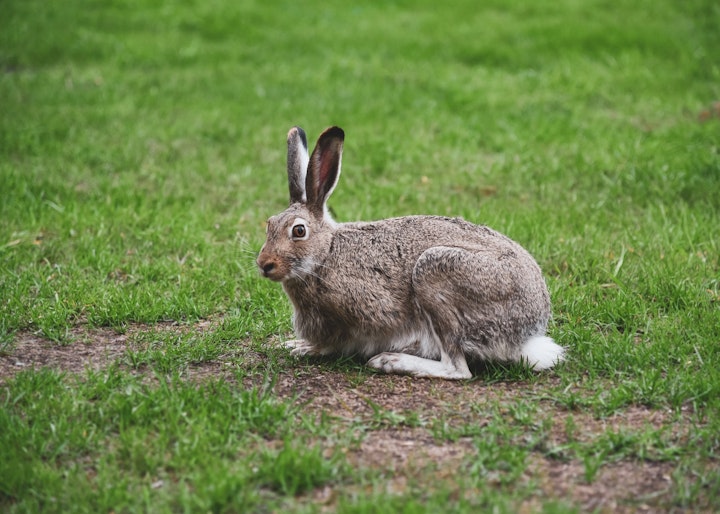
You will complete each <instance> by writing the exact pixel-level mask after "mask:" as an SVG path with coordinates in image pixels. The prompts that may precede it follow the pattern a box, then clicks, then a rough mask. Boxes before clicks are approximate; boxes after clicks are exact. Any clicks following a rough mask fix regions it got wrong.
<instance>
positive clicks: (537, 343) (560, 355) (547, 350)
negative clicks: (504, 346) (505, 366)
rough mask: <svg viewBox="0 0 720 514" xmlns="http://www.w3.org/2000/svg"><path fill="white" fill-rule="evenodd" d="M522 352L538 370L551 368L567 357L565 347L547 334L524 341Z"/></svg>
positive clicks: (524, 357) (529, 363)
mask: <svg viewBox="0 0 720 514" xmlns="http://www.w3.org/2000/svg"><path fill="white" fill-rule="evenodd" d="M521 353H522V356H523V359H525V360H526V361H527V363H528V366H530V367H531V368H533V369H534V370H536V371H541V370H544V369H550V368H552V367H553V366H554V365H555V364H557V363H558V362H562V361H563V360H564V359H565V349H564V348H563V347H562V346H560V345H559V344H557V343H556V342H555V341H553V340H552V338H550V337H547V336H534V337H531V338H530V339H528V340H527V341H525V342H524V343H523V345H522V350H521Z"/></svg>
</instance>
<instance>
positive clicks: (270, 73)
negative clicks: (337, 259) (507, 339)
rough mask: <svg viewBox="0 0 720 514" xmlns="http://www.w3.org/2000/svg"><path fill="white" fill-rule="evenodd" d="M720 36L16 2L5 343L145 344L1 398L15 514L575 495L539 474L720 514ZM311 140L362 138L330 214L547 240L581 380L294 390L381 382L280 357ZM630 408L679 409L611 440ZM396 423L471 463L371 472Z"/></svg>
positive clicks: (273, 6) (429, 10)
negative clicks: (451, 392)
mask: <svg viewBox="0 0 720 514" xmlns="http://www.w3.org/2000/svg"><path fill="white" fill-rule="evenodd" d="M718 26H720V8H718V6H717V5H715V3H714V2H710V1H705V0H692V1H687V2H670V1H659V2H658V1H655V2H649V1H641V2H626V1H623V2H614V3H608V2H601V1H591V2H580V1H577V0H563V1H560V2H555V3H553V4H552V5H550V4H547V5H542V4H539V3H537V2H532V1H529V0H528V1H520V2H513V3H511V4H508V3H507V2H500V1H483V2H471V1H458V2H453V3H449V4H447V5H442V6H440V5H438V4H437V2H406V1H396V2H390V3H382V4H378V5H357V6H345V5H343V4H340V3H329V4H328V3H327V2H326V3H312V4H307V3H306V4H301V3H297V2H295V3H293V2H270V3H268V2H255V1H245V0H242V1H237V2H225V1H219V0H217V1H213V2H177V3H171V4H162V3H153V2H147V1H144V0H134V1H118V2H100V1H94V2H87V1H86V2H79V1H76V0H69V1H66V2H39V1H36V0H23V1H20V0H8V1H6V2H4V4H3V14H2V16H0V195H1V196H0V199H1V200H0V358H3V359H5V358H7V359H10V357H8V356H10V355H14V353H13V352H14V351H15V348H16V346H17V345H18V344H19V343H18V342H19V341H20V340H21V339H23V338H24V337H26V336H27V335H28V334H34V335H37V336H38V337H41V338H43V339H44V340H47V342H48V345H50V347H54V346H55V345H61V346H62V345H64V346H66V347H68V348H75V347H80V345H84V344H92V341H85V340H81V339H82V338H78V335H77V334H78V331H81V332H82V331H86V330H89V329H93V328H103V327H108V328H110V329H112V330H113V331H114V332H115V333H117V334H118V335H122V334H127V338H128V347H127V350H126V352H125V353H124V355H123V357H122V359H120V361H118V362H117V363H116V364H114V365H111V366H110V367H108V368H103V369H100V370H87V371H85V372H83V373H80V374H77V373H62V372H56V371H50V370H28V371H24V372H22V373H19V374H17V375H15V376H14V377H13V378H8V379H7V380H5V381H4V382H3V383H2V385H0V403H2V409H1V410H0V452H1V453H0V510H2V511H8V512H38V511H43V512H67V511H69V509H72V510H74V511H82V512H100V511H115V512H131V511H142V510H153V511H157V512H163V511H167V512H171V511H172V512H176V511H190V512H208V511H211V512H247V511H258V512H271V511H296V512H318V511H321V510H322V509H323V508H330V509H332V510H335V511H337V512H389V511H397V512H408V513H409V512H437V511H438V509H441V510H447V509H448V508H451V509H452V510H455V511H461V512H477V511H478V509H481V510H482V509H487V510H490V509H495V510H496V511H498V512H516V511H517V510H518V508H519V506H525V507H526V508H527V507H529V508H532V509H535V510H545V511H547V512H576V511H584V510H587V509H588V507H587V505H589V503H583V501H582V499H578V498H577V497H573V496H572V494H570V493H569V492H567V491H565V489H562V488H561V489H560V493H559V494H558V495H556V496H552V495H550V494H547V493H546V492H543V491H546V489H543V487H541V486H542V481H543V477H542V476H541V475H542V473H540V472H539V471H537V467H536V462H537V460H538V459H540V460H542V461H543V462H545V463H546V465H547V466H551V465H552V464H553V463H566V464H568V465H576V466H577V467H578V469H581V471H580V474H581V475H582V476H581V478H580V479H581V480H582V481H584V482H586V483H588V484H591V485H597V486H599V485H600V484H599V482H601V480H599V477H601V476H602V473H603V472H607V470H612V469H614V466H619V465H620V464H623V465H631V464H632V465H640V464H642V463H646V464H648V465H651V464H652V465H657V466H661V467H662V469H663V470H664V472H666V473H668V474H669V476H670V477H671V480H670V482H669V483H668V490H667V491H666V492H664V493H663V494H659V495H657V496H654V497H648V498H643V499H638V502H641V503H642V502H645V503H648V504H650V505H651V506H652V507H653V508H655V509H656V510H672V509H680V508H687V509H701V510H702V509H705V510H707V511H713V510H718V509H720V504H719V503H718V499H717V498H720V473H719V472H718V467H719V466H720V463H719V462H718V456H717V455H718V451H720V441H719V440H718V435H717V434H718V433H720V263H719V260H718V259H719V256H720V228H719V227H720V200H719V199H720V115H718V114H717V113H716V114H714V115H712V114H711V115H710V116H709V117H707V116H701V113H702V112H703V111H707V112H710V113H713V112H715V111H713V104H714V103H715V102H717V101H718V100H720V65H719V60H718V57H720V54H719V53H718V48H720V33H719V32H718V31H717V27H718ZM701 118H702V119H701ZM705 118H707V119H705ZM703 120H704V121H703ZM296 124H299V125H302V126H303V127H304V128H305V129H306V130H307V132H308V134H309V136H310V138H311V139H314V138H315V137H316V136H317V134H318V133H319V132H320V131H321V130H322V129H323V128H325V127H326V126H329V125H332V124H338V125H340V126H342V127H343V128H344V129H345V131H346V134H347V140H346V145H345V155H344V157H345V159H344V163H343V164H344V167H343V170H344V174H343V176H342V177H341V181H340V184H339V186H338V189H337V190H336V191H335V193H334V195H333V198H332V200H331V203H332V205H331V207H332V209H333V212H334V213H335V214H336V217H337V218H338V219H339V220H341V221H349V220H355V219H376V218H382V217H390V216H396V215H404V214H413V213H436V214H447V215H459V216H463V217H465V218H467V219H469V220H471V221H474V222H477V223H485V224H488V225H490V226H492V227H494V228H496V229H498V230H500V231H501V232H504V233H506V234H508V235H509V236H511V237H512V238H513V239H515V240H517V241H519V242H520V243H522V244H523V245H524V246H525V247H527V248H528V249H529V250H530V251H531V253H533V255H535V256H536V258H537V260H538V261H539V263H540V264H541V266H542V267H543V269H544V270H545V272H546V276H547V281H548V285H549V287H550V290H551V294H552V298H553V305H554V321H553V325H552V326H551V334H552V336H553V337H555V338H556V339H557V340H558V341H559V342H560V343H561V344H563V345H565V346H567V347H568V350H569V356H570V358H569V361H568V362H567V364H565V365H563V366H562V367H560V368H559V369H558V370H557V372H555V373H552V374H548V375H540V376H535V375H532V374H529V373H527V372H526V371H525V370H523V369H520V368H516V367H504V366H497V365H490V366H488V367H486V368H482V369H481V370H480V371H479V374H478V377H477V378H476V379H475V380H474V381H473V382H470V383H469V384H467V385H464V386H458V387H459V388H460V389H459V391H460V393H459V394H460V396H463V395H465V394H468V395H472V391H473V390H474V389H473V388H475V389H477V388H479V387H481V386H487V387H488V388H490V389H491V388H492V387H493V386H494V385H497V386H503V387H506V388H508V387H509V389H511V390H512V391H513V392H512V394H508V396H507V397H506V398H502V399H499V400H497V401H495V400H488V401H487V402H482V401H478V400H473V402H470V408H469V410H463V409H465V408H466V407H468V404H467V402H466V401H465V400H464V399H462V398H458V400H457V403H456V404H455V403H452V402H449V403H447V404H443V408H442V409H441V410H440V411H437V410H433V409H430V408H429V409H427V410H425V409H423V408H420V407H417V406H408V407H406V408H402V409H397V408H391V407H387V406H386V403H385V402H384V401H383V398H372V397H368V398H367V400H368V401H367V402H365V403H364V405H365V406H366V407H367V408H368V409H369V411H368V412H367V413H366V414H363V413H356V414H355V415H350V414H348V413H347V412H345V413H338V412H325V413H318V412H316V410H313V409H305V408H304V407H303V405H305V404H304V403H303V402H305V401H306V399H304V398H300V399H298V398H295V397H294V396H293V395H292V394H283V395H281V394H279V393H278V392H277V390H276V387H275V386H276V385H277V384H278V383H279V380H280V379H281V378H282V377H284V378H286V379H287V378H288V377H289V379H293V377H296V378H297V380H298V383H303V384H305V383H306V382H302V380H304V379H303V377H304V375H303V374H304V373H307V372H308V371H307V370H308V369H310V370H312V371H314V372H319V373H324V374H328V373H330V374H340V375H341V376H344V377H346V381H347V388H358V389H363V388H369V390H374V389H372V388H373V387H376V384H377V383H378V381H380V380H383V377H378V376H377V375H375V374H374V373H372V372H370V371H369V370H367V369H365V368H364V367H362V366H361V365H360V364H359V363H358V362H356V361H353V360H343V361H340V362H333V361H323V362H320V363H319V364H314V363H313V362H312V361H299V362H297V361H294V360H293V359H290V358H289V357H288V356H287V354H286V353H285V352H284V351H282V350H279V349H277V348H276V347H275V346H274V345H273V344H271V343H270V341H273V340H275V339H277V338H278V337H280V338H283V337H287V336H288V335H289V331H290V328H291V325H290V309H289V305H288V302H287V300H286V299H285V297H284V295H283V293H282V291H281V290H280V288H279V287H278V286H277V284H273V283H270V282H269V281H264V280H262V279H261V278H260V277H259V276H258V274H257V271H256V269H255V264H254V256H255V253H256V252H257V251H258V250H259V247H260V245H261V244H262V240H263V237H264V220H265V219H266V218H267V217H268V216H269V215H271V214H274V213H276V212H278V211H280V210H282V209H283V208H284V206H285V204H286V201H287V198H286V197H287V185H286V182H285V181H286V177H285V170H284V159H285V140H284V139H285V134H286V132H287V130H288V129H289V128H290V127H291V126H292V125H296ZM206 319H210V320H214V323H213V324H212V325H211V329H209V330H206V331H198V330H195V329H194V327H195V325H196V324H197V322H198V321H200V320H206ZM166 321H175V322H178V325H168V324H167V323H163V322H166ZM138 324H142V325H138ZM138 326H140V328H138ZM8 362H10V361H9V360H8ZM218 362H222V363H223V364H224V365H225V369H224V371H223V374H222V376H220V377H210V378H204V379H201V380H196V379H193V378H190V376H191V375H192V373H193V371H194V370H196V369H197V368H201V367H202V366H211V365H215V364H216V363H218ZM556 376H557V377H558V378H557V380H556V379H554V378H553V377H556ZM382 383H383V384H385V383H386V382H382ZM387 383H388V384H390V387H392V386H394V385H398V384H400V385H402V384H405V382H393V381H390V382H387ZM432 384H433V383H432V381H418V382H417V384H416V385H414V386H413V387H414V389H413V390H414V391H415V392H416V393H417V394H420V395H429V397H430V396H432V391H433V388H434V387H435V386H433V385H432ZM507 384H510V385H509V386H507ZM398 387H399V386H398ZM297 394H301V390H300V389H298V391H297ZM473 398H474V397H473ZM638 409H641V410H643V412H645V411H646V412H647V413H648V414H652V413H656V414H657V415H662V416H663V418H662V422H661V423H660V424H659V425H658V424H652V423H649V424H647V425H644V426H643V425H640V426H635V425H633V426H624V427H619V428H618V427H615V426H613V425H611V424H608V425H607V426H605V425H602V424H603V423H604V422H605V421H606V420H614V419H617V418H618V417H619V418H622V417H623V416H626V415H627V416H629V415H630V413H632V412H635V411H636V410H638ZM363 412H365V411H363ZM480 421H482V422H480ZM598 425H600V426H598ZM673 427H680V428H677V429H676V430H674V429H673ZM402 430H404V431H407V432H408V433H411V434H415V435H416V436H417V437H419V438H420V437H422V438H424V439H422V440H432V441H434V442H435V444H438V445H454V444H460V443H462V442H463V441H466V442H468V441H469V444H470V447H471V448H472V450H468V451H470V453H469V454H468V455H467V456H466V457H465V458H464V459H461V460H460V461H459V462H457V463H454V464H453V465H455V466H458V468H457V469H456V470H455V472H454V473H453V474H452V476H448V475H447V473H448V472H447V470H444V468H443V464H442V462H435V463H433V462H429V463H427V464H426V465H425V466H424V467H423V466H421V467H420V469H415V470H409V471H408V470H400V469H395V470H394V471H393V469H389V468H387V467H383V466H379V465H374V464H373V463H367V462H359V463H358V462H357V461H356V459H355V458H353V457H352V455H353V454H354V452H355V453H357V452H359V451H360V450H359V445H360V444H361V442H362V441H372V440H373V438H375V437H380V435H381V434H383V433H385V432H388V431H389V432H392V431H402ZM360 453H361V452H360ZM399 477H402V478H403V481H402V484H401V486H400V485H397V481H398V480H399ZM393 483H395V484H396V486H395V488H393V487H390V486H389V485H388V484H393ZM328 490H329V491H331V493H328V494H330V496H329V498H326V497H325V496H323V494H324V493H323V491H328ZM565 493H567V494H565Z"/></svg>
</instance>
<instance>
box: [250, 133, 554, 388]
mask: <svg viewBox="0 0 720 514" xmlns="http://www.w3.org/2000/svg"><path fill="white" fill-rule="evenodd" d="M343 141H344V133H343V131H342V129H340V128H339V127H331V128H329V129H327V130H326V131H325V132H323V134H322V135H321V136H320V138H319V139H318V142H317V145H316V146H315V149H314V150H313V153H312V155H310V156H308V151H307V139H306V137H305V132H303V130H302V129H301V128H299V127H294V128H292V129H291V130H290V132H289V133H288V161H287V166H288V182H289V186H290V206H289V207H288V208H287V209H286V210H285V211H284V212H282V213H280V214H278V215H276V216H273V217H271V218H270V219H269V220H268V224H267V240H266V242H265V244H264V245H263V247H262V250H261V251H260V255H259V256H258V259H257V265H258V267H259V268H260V270H261V272H262V274H263V275H264V276H265V277H267V278H269V279H271V280H275V281H278V282H281V283H282V285H283V288H284V289H285V293H286V294H287V295H288V297H289V298H290V301H291V302H292V304H293V309H294V317H293V321H294V326H295V333H296V334H297V336H298V337H299V338H300V339H297V340H293V341H288V342H287V343H286V345H287V346H288V347H290V348H292V353H293V354H294V355H329V354H342V355H350V354H359V355H362V356H364V357H371V358H370V360H369V361H368V365H369V366H372V367H373V368H376V369H379V370H382V371H385V372H387V373H403V374H409V375H414V376H418V377H439V378H446V379H462V378H469V377H470V376H471V373H470V370H469V369H468V365H467V361H468V360H477V359H488V360H498V361H504V362H525V363H527V365H529V366H531V367H532V368H534V369H536V370H543V369H548V368H551V367H552V366H553V365H555V364H556V363H557V362H560V361H562V360H563V357H564V349H563V348H562V347H561V346H559V345H557V344H556V343H555V342H554V341H553V340H552V339H551V338H550V337H547V336H546V335H545V331H546V328H547V323H548V320H549V318H550V296H549V294H548V290H547V286H546V285H545V281H544V280H543V277H542V274H541V272H540V268H539V267H538V265H537V263H536V262H535V260H534V259H533V258H532V257H531V256H530V254H529V253H528V252H527V251H526V250H525V249H523V248H522V247H521V246H520V245H518V244H517V243H515V242H514V241H512V240H510V239H509V238H507V237H505V236H503V235H502V234H499V233H498V232H495V231H494V230H492V229H490V228H488V227H485V226H478V225H474V224H472V223H469V222H467V221H464V220H462V219H459V218H444V217H439V216H407V217H401V218H391V219H385V220H380V221H375V222H367V223H365V222H355V223H336V222H335V221H334V220H333V219H332V218H331V217H330V215H329V213H328V210H327V199H328V197H329V196H330V194H331V193H332V191H333V189H334V188H335V185H336V184H337V181H338V177H339V176H340V164H341V158H342V148H343Z"/></svg>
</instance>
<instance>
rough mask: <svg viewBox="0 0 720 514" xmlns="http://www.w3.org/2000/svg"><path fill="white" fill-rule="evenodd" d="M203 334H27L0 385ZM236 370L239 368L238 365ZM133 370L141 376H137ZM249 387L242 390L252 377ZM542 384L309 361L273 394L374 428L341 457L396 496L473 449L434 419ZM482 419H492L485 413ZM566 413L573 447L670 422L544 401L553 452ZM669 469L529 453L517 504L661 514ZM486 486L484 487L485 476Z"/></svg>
mask: <svg viewBox="0 0 720 514" xmlns="http://www.w3.org/2000/svg"><path fill="white" fill-rule="evenodd" d="M212 328H213V322H212V321H205V322H201V323H199V324H197V325H194V326H187V325H178V324H175V323H167V324H161V325H153V326H152V327H148V326H142V325H133V326H129V327H127V330H126V331H125V333H122V334H119V333H117V332H115V331H113V330H111V329H106V328H88V327H84V326H78V327H76V328H74V329H73V332H72V335H73V336H74V341H75V342H74V343H72V344H69V345H66V346H62V345H58V344H56V343H53V342H51V341H48V340H47V339H44V338H42V337H40V336H39V335H36V334H32V333H27V332H23V333H19V334H16V338H15V344H14V346H13V347H12V348H10V349H6V350H5V352H4V353H0V387H2V386H3V385H4V384H5V383H6V382H7V380H8V379H9V378H11V377H13V376H14V375H15V374H17V373H18V372H20V371H22V370H27V369H33V368H34V369H37V368H41V367H49V368H54V369H57V370H61V371H63V372H66V373H69V374H82V373H84V372H85V371H86V370H88V369H92V370H99V369H102V368H104V367H107V366H109V365H110V364H113V363H116V362H117V363H119V365H120V366H128V361H127V360H126V358H125V355H126V353H125V352H126V350H127V349H128V347H129V346H132V344H133V343H132V340H133V335H134V334H137V333H139V332H142V331H144V330H149V329H152V330H158V329H161V330H172V331H181V330H197V331H206V330H212ZM240 344H242V343H240ZM270 344H272V342H271V343H270ZM246 346H249V344H246ZM246 350H247V354H244V355H245V356H246V357H247V356H251V357H252V359H254V360H256V361H257V360H260V359H262V356H258V355H252V351H251V350H250V349H249V348H248V349H246ZM232 359H233V356H232V355H228V356H223V357H221V358H219V359H217V360H215V361H212V362H206V363H203V364H201V365H197V366H192V367H190V368H189V369H188V370H187V371H186V373H184V376H186V377H187V379H188V380H198V381H202V380H204V379H205V378H207V377H226V378H227V379H228V380H235V378H234V376H235V375H234V374H233V373H232V372H231V369H232V368H233V366H231V365H230V364H231V363H232ZM243 362H244V363H247V361H246V360H244V361H243ZM236 366H237V363H235V367H236ZM133 372H134V373H141V372H142V370H140V371H138V370H133ZM148 375H151V373H148ZM149 379H150V378H149ZM150 380H152V379H150ZM248 380H249V381H250V382H251V381H252V378H250V379H248ZM547 380H548V382H549V384H548V382H545V383H544V384H542V385H535V386H533V385H530V384H528V383H523V382H520V383H518V382H515V383H493V384H485V383H483V382H482V381H481V380H477V381H471V382H449V381H442V380H427V379H415V378H410V377H403V376H389V375H380V374H378V375H365V374H362V376H359V375H358V376H353V375H352V373H342V372H338V371H328V370H327V369H326V367H323V366H320V365H317V364H313V363H312V362H308V361H294V360H292V359H288V370H287V372H284V373H281V374H280V376H279V378H278V379H277V382H276V383H275V384H274V390H275V393H276V394H277V395H278V396H279V397H281V398H291V399H294V400H295V401H296V402H297V403H298V405H301V406H302V408H303V409H305V410H306V411H308V412H311V413H313V412H314V413H317V414H318V415H320V414H321V413H324V414H325V415H330V416H332V417H334V418H335V419H337V420H339V424H340V425H341V426H342V425H343V422H349V421H358V420H360V421H367V422H368V423H372V422H373V420H374V421H375V422H376V425H373V427H372V429H371V430H368V431H367V432H366V433H365V435H364V437H363V438H361V441H360V442H359V444H358V445H356V446H354V447H352V448H350V449H348V450H347V451H348V459H349V461H350V462H351V463H354V464H357V465H361V466H365V467H371V468H375V469H382V470H383V471H384V472H385V474H386V476H387V477H388V480H387V485H386V488H387V491H388V492H389V493H402V492H403V491H405V489H406V488H407V487H408V485H407V484H408V482H409V481H412V480H413V479H414V478H416V477H417V476H421V475H422V472H423V470H428V469H431V470H432V473H433V475H432V476H433V477H434V479H437V480H439V481H441V482H442V481H450V482H452V477H453V476H454V475H455V474H456V473H458V472H459V470H460V469H461V467H462V466H463V463H467V461H468V459H467V456H468V454H473V453H474V452H475V451H476V450H475V447H474V445H473V442H472V439H471V438H459V439H458V440H456V441H445V440H439V439H436V438H435V437H433V435H432V432H431V430H430V429H429V427H428V425H429V424H430V423H431V422H432V421H433V420H436V419H438V418H443V419H445V421H446V422H447V423H449V424H450V425H457V424H467V423H473V424H475V425H477V426H480V427H482V426H484V425H486V424H488V423H489V422H490V418H489V417H488V416H490V415H491V414H487V415H486V414H484V409H483V406H485V405H488V406H490V405H493V406H495V405H498V404H500V405H512V403H513V402H515V401H521V400H523V399H533V400H534V401H535V402H537V398H538V395H539V389H546V388H547V387H548V385H553V383H552V381H553V380H556V379H553V378H548V379H547ZM245 385H249V383H248V384H245ZM542 402H543V401H542V400H541V405H542V406H544V404H543V403H542ZM378 412H391V413H396V414H398V415H399V416H402V415H403V413H415V414H416V415H417V417H418V418H419V419H420V420H423V422H419V423H403V422H402V421H400V422H396V423H383V422H382V420H381V421H380V422H379V423H378V422H377V415H378V414H377V413H378ZM488 412H497V411H496V410H490V409H488ZM570 415H572V416H573V422H574V425H575V427H576V428H575V433H574V434H572V437H573V438H574V439H575V440H580V441H582V440H587V439H592V438H593V437H595V436H597V435H599V434H602V433H604V432H605V431H607V430H608V429H611V430H613V431H618V430H623V429H627V430H633V429H635V430H639V429H642V428H644V427H648V426H651V427H656V428H659V427H664V426H667V425H669V424H670V423H671V420H670V414H669V413H667V412H663V411H660V410H652V409H648V408H644V407H639V406H638V407H631V408H627V409H625V410H624V411H623V412H622V413H621V414H616V415H614V416H611V417H609V418H605V419H597V418H596V417H595V416H593V415H592V414H591V413H586V412H578V411H575V412H572V413H569V412H567V411H565V410H562V409H560V408H558V407H557V406H554V405H552V404H550V403H547V411H546V413H545V414H543V417H549V418H551V420H552V427H551V430H550V440H551V443H552V444H554V445H557V446H560V445H562V444H563V443H566V442H567V440H568V434H567V429H566V420H567V417H568V416H570ZM345 424H346V425H349V423H345ZM684 429H685V427H682V426H677V425H676V426H673V427H672V432H673V433H678V434H680V433H682V431H683V430H684ZM672 471H673V467H672V464H671V463H670V464H669V463H663V462H653V461H642V460H622V461H618V462H614V463H612V464H606V465H604V466H603V467H602V468H601V469H600V470H599V471H598V473H597V475H596V476H595V478H594V480H592V482H591V483H588V482H587V480H586V478H585V467H584V464H583V463H582V462H579V461H578V460H577V459H562V458H558V459H553V458H549V457H546V456H544V455H543V454H542V453H540V452H537V453H532V454H531V456H530V459H529V466H528V469H527V470H526V473H525V474H526V476H524V477H522V478H521V480H524V481H525V483H533V484H537V487H538V493H537V496H536V497H533V499H530V500H528V501H526V502H525V503H524V504H523V505H522V508H521V511H522V512H534V511H536V510H538V509H539V508H540V505H541V499H546V498H556V499H558V500H564V501H571V502H572V503H573V504H575V505H576V506H578V507H579V508H580V509H581V510H582V511H585V512H608V513H610V512H612V513H615V512H658V511H659V510H663V509H662V508H660V507H659V506H660V505H663V504H665V501H664V500H666V499H668V498H669V496H670V495H671V492H670V489H671V486H672V481H671V473H672ZM425 476H426V477H427V476H428V475H427V474H426V475H425ZM488 480H489V481H490V482H492V477H489V479H488ZM430 485H431V484H430ZM334 494H335V493H334V491H332V489H331V488H324V489H322V490H319V491H316V492H315V493H314V495H313V498H312V500H313V501H317V502H318V503H321V504H326V505H327V504H332V503H333V498H334Z"/></svg>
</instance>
